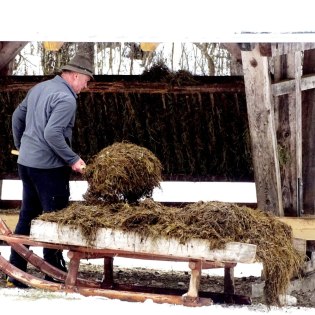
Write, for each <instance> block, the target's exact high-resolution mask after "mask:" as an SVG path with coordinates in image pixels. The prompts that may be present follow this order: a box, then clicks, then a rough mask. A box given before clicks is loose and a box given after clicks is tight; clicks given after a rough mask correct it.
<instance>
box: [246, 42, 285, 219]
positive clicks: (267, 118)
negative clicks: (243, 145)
mask: <svg viewBox="0 0 315 315" xmlns="http://www.w3.org/2000/svg"><path fill="white" fill-rule="evenodd" d="M242 61H243V71H244V80H245V90H246V100H247V111H248V118H249V128H250V134H251V143H252V154H253V165H254V174H255V182H256V192H257V206H258V208H259V209H261V210H264V211H266V212H271V213H273V214H275V215H277V216H283V206H282V195H281V181H280V171H279V162H278V153H277V139H276V130H275V122H274V108H273V104H272V101H271V82H270V76H269V68H268V57H263V56H261V53H260V51H259V46H258V45H256V47H255V48H254V49H253V50H252V51H242Z"/></svg>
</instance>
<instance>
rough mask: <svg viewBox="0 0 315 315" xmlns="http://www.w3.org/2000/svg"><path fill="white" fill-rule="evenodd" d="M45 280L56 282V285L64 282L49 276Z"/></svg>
mask: <svg viewBox="0 0 315 315" xmlns="http://www.w3.org/2000/svg"><path fill="white" fill-rule="evenodd" d="M44 280H46V281H50V282H55V283H62V281H60V280H58V279H55V278H53V277H51V276H48V275H45V277H44Z"/></svg>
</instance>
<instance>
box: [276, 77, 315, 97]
mask: <svg viewBox="0 0 315 315" xmlns="http://www.w3.org/2000/svg"><path fill="white" fill-rule="evenodd" d="M314 88H315V75H314V74H309V75H305V76H302V77H301V91H306V90H311V89H314ZM294 92H295V80H294V79H285V80H282V81H279V82H275V83H273V84H272V94H273V96H280V95H285V94H290V93H294Z"/></svg>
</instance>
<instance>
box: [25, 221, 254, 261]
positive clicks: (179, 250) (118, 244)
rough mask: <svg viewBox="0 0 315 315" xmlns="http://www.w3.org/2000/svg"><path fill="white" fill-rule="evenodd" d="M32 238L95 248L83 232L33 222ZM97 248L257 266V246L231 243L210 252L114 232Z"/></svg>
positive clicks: (204, 246)
mask: <svg viewBox="0 0 315 315" xmlns="http://www.w3.org/2000/svg"><path fill="white" fill-rule="evenodd" d="M30 238H31V239H32V240H35V241H44V242H48V243H57V244H66V245H76V246H86V247H91V246H90V245H89V244H88V242H87V240H86V239H85V237H84V236H83V235H82V233H81V232H80V230H79V229H77V228H71V227H70V226H61V225H58V224H57V223H53V222H46V221H41V220H33V221H32V225H31V233H30ZM93 248H96V249H107V250H113V251H115V250H121V251H126V252H129V253H130V254H134V255H135V254H139V255H141V254H143V253H154V254H159V255H163V256H168V257H174V258H176V257H181V258H187V260H189V259H203V260H210V261H220V262H243V263H251V262H254V260H255V257H256V245H253V244H246V243H237V242H231V243H228V244H226V247H225V248H224V249H212V250H211V249H210V246H209V242H208V241H207V240H202V239H191V240H189V241H188V242H187V243H186V244H180V243H179V242H178V241H177V240H175V239H167V238H163V237H160V238H158V239H152V238H150V237H148V238H146V239H144V238H143V237H141V236H140V235H138V234H136V233H127V232H122V231H119V230H113V229H99V230H98V232H97V236H96V240H95V242H94V244H93Z"/></svg>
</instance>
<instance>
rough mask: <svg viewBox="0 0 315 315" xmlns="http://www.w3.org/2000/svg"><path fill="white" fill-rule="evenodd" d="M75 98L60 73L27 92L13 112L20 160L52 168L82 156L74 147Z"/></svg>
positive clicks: (15, 142) (28, 163) (15, 141)
mask: <svg viewBox="0 0 315 315" xmlns="http://www.w3.org/2000/svg"><path fill="white" fill-rule="evenodd" d="M76 98H77V95H76V93H75V92H74V91H73V89H72V88H71V87H70V85H69V84H68V83H67V82H66V81H65V80H64V79H63V78H61V77H60V76H59V75H57V76H55V77H54V78H53V79H51V80H47V81H44V82H41V83H39V84H37V85H35V86H34V87H33V88H32V89H31V90H30V91H29V92H28V93H27V95H26V97H25V99H24V100H23V101H22V103H21V104H20V105H19V106H18V107H17V108H16V109H15V111H14V113H13V115H12V130H13V139H14V144H15V146H16V148H17V149H18V150H19V157H18V163H19V164H22V165H24V166H29V167H35V168H43V169H49V168H56V167H61V166H64V165H72V164H74V163H75V162H77V161H78V160H79V159H80V157H79V156H78V155H77V154H76V153H75V152H73V151H72V149H71V140H72V128H73V126H74V122H75V112H76V107H77V104H76Z"/></svg>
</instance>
